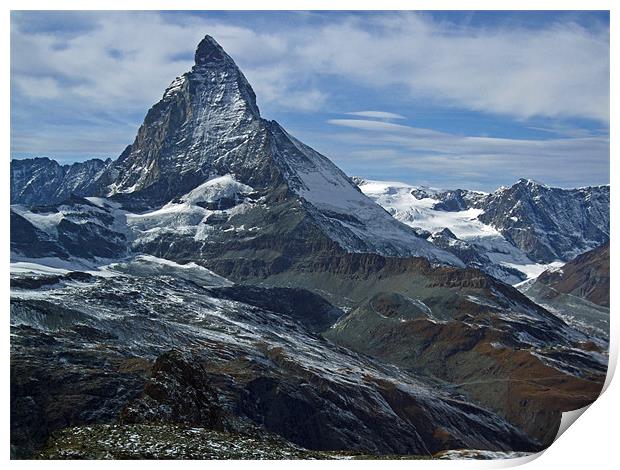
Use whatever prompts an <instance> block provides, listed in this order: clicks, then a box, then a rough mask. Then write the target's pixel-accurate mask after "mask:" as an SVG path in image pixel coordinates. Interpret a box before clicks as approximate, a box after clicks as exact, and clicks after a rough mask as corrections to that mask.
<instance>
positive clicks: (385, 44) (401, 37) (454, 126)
mask: <svg viewBox="0 0 620 470" xmlns="http://www.w3.org/2000/svg"><path fill="white" fill-rule="evenodd" d="M205 34H210V35H212V36H213V37H214V38H215V39H216V40H217V41H219V42H220V44H222V46H223V47H224V48H225V49H226V51H227V52H228V53H229V54H230V55H231V56H232V57H233V59H235V61H236V62H237V64H238V65H239V66H240V67H241V69H242V70H243V71H244V73H245V75H246V76H247V78H248V80H249V81H250V83H251V84H252V85H253V87H254V89H255V91H256V94H257V97H258V104H259V107H260V109H261V114H262V115H263V117H265V118H267V119H275V120H277V121H278V122H280V123H281V124H282V125H283V126H284V127H285V128H287V129H288V130H289V131H290V132H291V133H292V134H293V135H295V136H296V137H298V138H300V139H301V140H303V141H304V142H306V143H308V144H309V145H311V146H312V147H314V148H315V149H317V150H318V151H320V152H322V153H323V154H325V155H326V156H328V157H329V158H331V159H332V160H333V161H334V162H335V163H336V164H338V165H339V166H340V167H341V168H342V169H343V170H344V171H345V172H347V173H348V174H350V175H358V176H363V177H367V178H375V179H388V180H398V181H404V182H408V183H412V184H420V185H430V186H435V187H446V188H448V187H467V188H475V189H481V190H493V189H495V188H497V187H498V186H500V185H509V184H511V183H513V182H514V181H515V180H516V179H518V178H520V177H526V178H533V179H536V180H540V181H543V182H545V183H547V184H551V185H557V186H563V187H574V186H583V185H588V184H606V183H608V182H609V17H608V14H607V13H606V12H467V11H463V12H396V13H394V12H13V13H12V15H11V157H13V158H22V157H29V156H49V157H52V158H56V159H57V160H59V161H61V162H73V161H78V160H84V159H87V158H92V157H99V158H106V157H111V158H116V157H117V156H118V155H119V154H120V152H121V151H122V150H123V148H124V147H125V146H126V145H127V144H129V143H131V142H132V141H133V138H134V136H135V133H136V131H137V129H138V127H139V125H140V124H141V122H142V119H143V118H144V115H145V114H146V111H147V109H148V108H149V107H150V106H152V105H153V104H154V103H155V102H157V101H158V100H159V99H160V98H161V96H162V94H163V91H164V89H165V88H166V86H167V85H168V84H169V83H170V82H171V81H172V80H173V79H174V78H175V77H176V76H178V75H181V74H182V73H184V72H185V71H187V70H188V69H189V68H190V67H191V65H192V58H193V51H194V49H195V47H196V44H197V43H198V42H199V41H200V39H201V38H202V37H203V36H204V35H205Z"/></svg>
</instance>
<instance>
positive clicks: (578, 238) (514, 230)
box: [354, 178, 609, 284]
mask: <svg viewBox="0 0 620 470" xmlns="http://www.w3.org/2000/svg"><path fill="white" fill-rule="evenodd" d="M354 181H355V182H356V183H357V184H358V186H359V187H360V189H361V190H362V191H363V192H364V194H366V195H367V196H369V197H370V198H372V199H373V200H374V201H376V202H377V203H378V204H380V205H381V206H383V207H384V208H385V209H386V210H387V211H388V212H389V213H391V214H392V215H393V216H394V217H395V218H396V219H398V220H400V221H401V222H403V223H406V224H407V225H409V226H411V227H413V228H414V229H416V230H417V231H418V233H419V235H421V236H423V237H425V238H426V239H427V240H429V241H431V242H432V243H433V244H435V245H436V246H438V247H440V248H443V249H445V250H447V251H450V252H452V253H453V254H455V255H456V256H458V257H459V258H460V259H461V260H462V261H463V262H464V263H466V264H467V265H468V266H473V267H478V268H481V269H483V270H484V271H486V272H488V273H489V274H491V275H493V276H495V277H498V278H499V279H502V280H504V281H506V282H509V283H511V284H514V283H517V282H521V281H523V280H525V279H527V278H534V277H536V276H538V275H539V274H540V273H541V272H543V271H544V270H546V269H547V268H549V267H554V266H556V267H557V266H560V265H562V264H563V263H564V262H566V261H568V260H570V259H572V258H573V257H574V256H575V255H576V254H579V253H582V252H584V251H587V250H588V249H591V248H593V247H596V246H599V245H601V244H603V243H605V242H606V241H608V240H609V186H594V187H587V188H579V189H568V190H567V189H560V188H550V187H548V186H545V185H542V184H540V183H536V182H534V181H532V180H525V179H522V180H519V181H518V182H517V183H515V184H514V185H513V186H511V187H510V188H500V189H498V190H497V191H495V192H493V193H490V194H487V193H482V192H478V191H469V190H461V189H457V190H438V189H431V188H425V187H419V186H411V185H407V184H404V183H398V182H387V181H372V180H364V179H361V178H354Z"/></svg>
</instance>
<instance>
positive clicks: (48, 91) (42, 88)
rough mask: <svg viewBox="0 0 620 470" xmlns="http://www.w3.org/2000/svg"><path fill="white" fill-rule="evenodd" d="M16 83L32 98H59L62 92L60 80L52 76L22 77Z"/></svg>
mask: <svg viewBox="0 0 620 470" xmlns="http://www.w3.org/2000/svg"><path fill="white" fill-rule="evenodd" d="M15 85H16V86H17V87H18V88H19V90H20V91H21V92H22V93H23V94H24V95H26V96H28V97H30V98H36V99H38V98H42V99H50V98H58V97H59V96H60V94H61V93H60V87H59V86H58V82H57V81H56V80H54V79H53V78H51V77H22V79H21V80H18V81H16V82H15Z"/></svg>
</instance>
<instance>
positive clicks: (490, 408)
mask: <svg viewBox="0 0 620 470" xmlns="http://www.w3.org/2000/svg"><path fill="white" fill-rule="evenodd" d="M11 178H12V179H11V202H12V205H11V260H12V266H11V446H12V447H11V450H12V455H13V457H14V458H30V457H40V458H56V457H58V458H150V457H154V458H187V457H189V456H195V457H199V458H247V457H250V456H253V457H256V458H276V457H277V458H348V457H360V458H364V457H366V458H369V457H387V456H392V457H393V456H406V457H409V458H436V457H437V458H439V457H441V458H467V457H472V456H474V457H479V458H501V457H506V456H515V455H521V454H520V453H522V452H534V451H537V450H540V449H543V448H545V447H546V446H548V445H549V444H550V443H551V442H552V440H553V438H554V436H555V434H556V432H557V429H558V426H559V423H560V418H561V413H562V411H567V410H572V409H575V408H580V407H582V406H585V405H587V404H589V403H591V402H592V401H594V400H595V399H596V397H597V396H598V393H599V392H600V390H601V388H602V385H603V382H604V380H605V374H606V369H607V350H608V339H607V336H605V334H604V331H603V330H605V326H604V325H603V324H596V325H590V326H592V328H589V327H584V323H585V324H586V326H588V324H589V320H588V318H587V317H582V318H581V320H580V321H579V322H573V321H571V317H570V316H569V315H566V314H564V313H559V312H557V311H555V310H553V309H552V308H550V307H545V305H547V304H543V305H540V304H539V303H537V302H539V300H537V299H538V297H537V296H536V295H535V293H534V292H533V291H524V292H525V295H524V293H522V292H520V291H519V290H517V289H516V288H514V287H513V286H511V285H510V283H506V282H505V281H508V280H510V281H511V283H512V281H515V282H517V281H520V280H523V277H526V278H527V277H529V276H528V275H527V273H525V272H524V271H523V270H522V266H524V265H527V262H526V263H524V264H521V265H518V266H516V267H515V266H512V267H511V266H510V263H507V262H506V259H505V258H501V256H500V257H495V258H494V257H493V256H491V255H490V253H492V252H493V253H495V254H496V255H498V256H499V255H508V256H511V255H512V254H514V253H515V250H520V251H519V253H521V254H522V255H523V256H525V257H526V258H527V260H530V261H532V262H535V263H537V264H544V263H547V264H549V263H550V262H551V261H554V260H555V259H556V258H559V259H560V260H563V261H562V262H564V261H568V259H569V258H570V257H572V255H573V251H575V250H577V251H579V252H581V251H585V250H587V249H590V248H595V247H597V246H598V245H600V244H603V243H605V242H606V241H608V228H607V229H606V225H605V224H606V222H605V221H604V220H603V221H602V222H601V223H600V224H598V225H597V224H594V223H593V222H592V221H593V220H598V219H597V218H598V217H599V216H605V215H606V217H607V221H608V220H609V217H608V206H607V209H605V200H606V199H605V198H606V197H607V200H608V188H607V196H606V195H605V189H604V188H603V189H596V190H594V189H592V190H587V191H581V190H575V191H577V193H578V194H577V193H570V194H568V195H567V194H565V193H563V192H558V191H555V190H550V189H548V188H544V187H541V188H533V187H530V186H531V185H530V184H529V183H527V182H525V183H523V182H519V183H518V184H517V185H516V186H518V187H517V188H516V189H514V188H515V187H513V188H511V189H506V190H503V192H502V194H504V193H506V197H505V198H504V197H503V196H502V198H500V199H501V200H498V201H496V196H497V197H498V198H499V197H500V196H501V195H500V196H498V195H495V193H494V195H481V194H479V193H471V194H470V193H465V192H460V193H458V194H457V193H454V194H452V193H451V194H452V195H445V194H444V195H438V194H435V193H434V194H433V198H434V199H433V198H430V197H427V195H426V193H424V194H423V193H422V192H419V191H422V190H419V191H418V190H416V192H415V194H414V193H413V192H411V191H413V190H411V189H408V190H407V191H408V194H409V195H410V196H412V197H414V198H415V199H416V200H425V199H432V200H433V207H432V208H430V210H432V211H435V212H442V213H450V212H458V213H460V212H462V211H463V210H464V211H471V210H472V209H473V210H475V211H476V215H475V218H476V219H477V222H475V223H476V224H482V225H484V226H485V227H491V228H492V229H493V230H494V231H495V232H497V233H499V234H501V237H500V238H498V239H496V240H495V241H494V243H495V242H497V243H496V244H495V245H492V244H486V245H484V243H482V242H481V243H477V244H474V243H472V242H471V240H469V241H467V240H465V241H463V240H457V238H460V237H457V236H456V235H454V234H455V233H456V232H458V228H457V225H454V226H452V228H450V227H441V233H435V232H433V233H431V232H430V231H428V230H427V231H425V230H424V229H423V228H422V229H421V228H420V227H418V226H416V224H415V223H413V224H410V223H408V222H407V223H402V222H401V221H399V220H397V219H399V217H398V216H397V214H396V213H395V212H393V211H390V212H392V214H390V212H388V211H386V210H385V209H384V208H382V207H381V206H380V205H379V204H377V203H376V202H374V201H373V199H374V198H369V197H368V196H367V195H365V194H364V192H367V193H368V191H364V192H363V191H361V190H360V189H359V187H358V186H357V185H356V182H355V181H353V180H352V179H350V178H349V177H347V176H346V175H345V174H344V173H343V172H342V171H341V170H340V169H338V168H337V167H336V166H335V165H334V164H333V163H332V162H331V161H329V160H328V159H327V158H326V157H324V156H322V155H320V154H318V153H317V152H315V151H314V150H313V149H311V148H309V147H308V146H306V145H304V144H303V143H301V142H299V141H298V140H296V139H295V138H294V137H292V136H291V135H289V134H288V133H287V132H286V131H285V130H284V129H283V128H282V127H281V126H280V125H279V124H278V123H276V122H274V121H267V120H265V119H263V118H262V117H261V116H260V112H259V110H258V106H257V105H256V98H255V95H254V92H253V90H252V88H251V87H250V85H249V83H248V82H247V80H246V79H245V77H244V76H243V74H242V72H241V71H240V70H239V69H238V68H237V66H236V65H235V63H234V61H233V60H232V58H231V57H230V56H228V55H227V54H226V53H225V52H224V51H223V50H222V48H221V47H220V46H219V45H218V44H217V43H216V42H215V41H214V40H213V39H212V38H210V37H208V36H207V37H206V38H205V39H204V40H203V41H202V42H201V43H200V44H199V46H198V48H197V51H196V56H195V65H194V67H193V68H192V70H191V71H189V72H187V73H186V74H184V75H183V76H181V77H178V78H177V79H175V80H174V81H173V83H172V84H171V85H170V87H169V88H168V89H167V90H166V91H165V92H164V95H163V97H162V99H161V100H160V101H159V102H158V103H157V104H155V105H154V106H153V107H152V108H151V109H150V110H149V111H148V113H147V115H146V118H145V120H144V123H143V125H142V126H141V127H140V129H139V131H138V134H137V136H136V139H135V140H134V142H133V143H132V144H131V145H129V146H128V147H127V149H126V150H125V151H124V152H123V154H122V155H121V156H119V158H118V159H116V160H108V161H101V160H96V161H89V162H84V163H80V164H76V165H73V166H71V167H63V166H60V165H58V164H57V163H55V162H53V161H51V160H46V159H31V160H23V161H13V162H12V164H11ZM357 183H358V184H360V182H359V181H357ZM528 185H529V186H528ZM360 186H361V187H362V189H364V188H363V185H361V184H360ZM524 186H527V188H529V189H527V188H526V189H523V187H524ZM519 188H521V189H519ZM424 191H427V190H424ZM520 191H521V192H520ZM523 191H526V192H528V194H529V195H525V193H523V194H522V192H523ZM582 193H583V197H582V196H580V195H581V194H582ZM576 194H577V195H576ZM526 196H527V197H526ZM530 196H531V197H530ZM407 197H409V196H407ZM576 197H579V198H581V199H583V204H582V205H581V206H579V207H573V204H572V203H571V201H572V200H573V199H574V198H576ZM528 198H529V199H528ZM571 198H572V199H571ZM483 200H484V201H486V202H485V203H484V204H485V205H484V208H481V207H483V206H480V207H478V206H479V205H480V204H482V202H481V201H483ZM510 201H512V202H510ZM519 201H526V202H527V201H529V202H527V204H526V205H527V211H526V210H525V209H523V210H524V212H519V213H518V214H517V213H516V212H515V213H514V215H509V214H508V213H507V210H508V206H511V205H512V207H513V209H514V208H515V207H518V206H519ZM537 201H551V202H545V203H544V204H542V203H540V204H539V203H538V202H537ZM377 202H379V203H381V204H382V205H384V204H383V202H382V201H377ZM426 202H428V201H426ZM524 204H525V203H524ZM435 205H437V206H435ZM549 205H550V206H554V207H555V206H561V207H566V208H567V210H568V208H570V210H571V211H573V212H574V211H581V214H582V216H581V217H577V216H575V214H573V213H572V212H571V214H572V215H570V217H565V218H563V219H562V220H556V219H552V220H546V219H544V220H543V218H544V214H548V213H550V210H547V209H548V207H547V206H549ZM543 206H544V207H543ZM384 207H385V205H384ZM492 207H495V208H496V209H492ZM388 209H389V208H388ZM543 209H544V210H543ZM515 210H516V209H515ZM605 210H607V213H606V212H605ZM485 214H486V215H485ZM597 214H598V215H597ZM462 215H463V214H460V215H459V217H460V216H462ZM505 217H514V218H516V219H517V221H513V222H514V224H512V223H508V225H506V226H504V225H505V224H504V225H503V222H502V221H503V220H504V218H505ZM412 220H415V219H412ZM510 220H512V219H510ZM518 221H521V222H518ZM405 222H406V221H405ZM543 222H545V223H544V224H543ZM515 224H516V225H515ZM519 224H526V225H525V226H521V225H519ZM571 224H572V225H571ZM482 225H481V226H482ZM461 226H462V225H461ZM534 226H535V229H532V230H530V228H531V227H534ZM528 227H530V228H528ZM607 227H608V222H607ZM444 229H447V231H446V230H444ZM518 230H522V231H523V230H527V231H529V232H531V233H535V234H536V236H535V237H534V239H532V240H530V239H525V238H520V237H519V236H517V231H518ZM544 230H547V232H545V235H542V234H541V231H544ZM605 230H607V231H605ZM495 232H494V233H495ZM574 234H579V236H578V238H579V240H576V239H575V240H573V238H571V237H575V236H576V235H574ZM494 236H495V235H494ZM442 240H443V241H442ZM451 240H453V241H451ZM497 240H499V241H497ZM459 241H460V242H463V243H465V245H459V243H458V242H459ZM487 241H488V240H487ZM457 245H459V246H458V247H457ZM466 245H467V246H466ZM474 245H475V246H474ZM480 246H482V247H483V248H485V249H484V250H481V249H480ZM457 248H458V249H457ZM502 250H504V251H502ZM571 250H572V251H571ZM574 254H578V253H574ZM485 260H488V262H487V261H485ZM517 264H518V263H517ZM578 264H581V261H579V262H578ZM586 264H588V263H586ZM588 266H590V264H588ZM600 269H601V270H599V271H597V270H596V269H594V270H592V268H591V267H588V268H587V270H586V271H584V272H587V273H591V272H596V273H598V274H597V275H596V276H594V277H592V276H591V275H589V274H588V275H586V277H587V281H584V283H581V284H579V283H576V282H575V281H574V279H575V276H574V275H571V276H570V279H569V277H567V278H566V280H565V281H562V280H560V281H557V282H556V281H555V280H553V282H551V281H549V283H548V285H549V286H550V288H553V289H556V290H558V291H562V292H563V293H564V291H566V292H565V295H571V296H572V295H582V294H583V295H585V296H586V297H588V296H589V299H587V300H584V301H587V302H590V303H592V302H593V301H594V300H596V301H598V300H599V297H600V295H601V294H600V292H602V291H601V288H600V287H598V286H597V285H596V284H597V283H598V282H599V281H601V282H603V281H604V267H602V268H600ZM573 272H574V273H580V272H582V271H580V270H579V269H575V270H573V269H572V268H570V267H569V265H567V268H566V273H567V274H568V273H573ZM575 275H577V274H575ZM547 277H549V278H553V276H551V275H547V276H546V277H545V276H543V277H542V278H541V280H540V282H541V283H543V281H544V279H546V278H547ZM508 278H510V279H508ZM578 284H579V286H581V285H583V286H584V287H583V288H581V287H579V286H578ZM545 285H547V284H545ZM571 298H572V297H571ZM540 302H542V301H540ZM597 305H598V304H597ZM594 327H596V329H594Z"/></svg>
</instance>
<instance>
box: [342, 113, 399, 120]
mask: <svg viewBox="0 0 620 470" xmlns="http://www.w3.org/2000/svg"><path fill="white" fill-rule="evenodd" d="M345 114H348V115H349V116H360V117H367V118H375V119H405V116H403V115H402V114H396V113H390V112H387V111H354V112H351V113H345Z"/></svg>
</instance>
